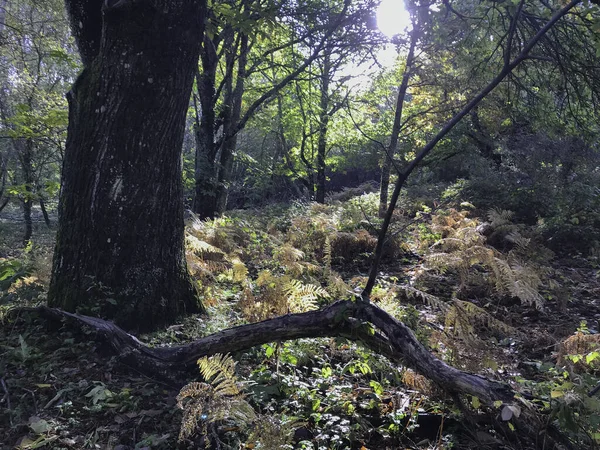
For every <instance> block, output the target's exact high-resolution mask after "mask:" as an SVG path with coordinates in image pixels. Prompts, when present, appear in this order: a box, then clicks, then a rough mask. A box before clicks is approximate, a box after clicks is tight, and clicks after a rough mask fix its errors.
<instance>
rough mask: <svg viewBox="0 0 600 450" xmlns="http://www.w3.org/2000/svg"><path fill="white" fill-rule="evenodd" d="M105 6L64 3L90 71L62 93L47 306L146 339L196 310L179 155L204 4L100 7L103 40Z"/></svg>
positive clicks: (192, 0) (191, 0) (134, 2)
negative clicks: (62, 144)
mask: <svg viewBox="0 0 600 450" xmlns="http://www.w3.org/2000/svg"><path fill="white" fill-rule="evenodd" d="M101 3H102V2H84V3H83V5H82V2H76V1H75V0H71V1H67V9H68V10H69V12H70V14H71V23H72V25H73V26H74V27H75V28H77V30H74V33H75V34H76V38H77V39H78V46H79V49H80V52H81V53H82V59H83V61H84V64H85V69H84V71H83V72H82V73H81V75H80V76H79V78H78V79H77V81H76V83H75V85H74V86H73V88H72V90H71V92H70V93H69V95H68V99H69V127H68V137H67V143H66V149H65V159H64V166H63V173H62V190H61V197H60V204H59V227H58V232H57V238H56V239H57V241H56V249H55V254H54V264H53V270H52V280H51V285H50V290H49V293H48V304H49V305H51V306H57V307H60V308H63V309H65V310H67V311H75V310H82V311H94V314H100V315H102V316H105V317H108V318H112V319H114V320H115V321H116V322H117V323H118V324H121V325H122V326H124V327H127V328H130V329H131V328H134V329H140V330H141V329H144V330H147V329H152V328H155V327H157V326H159V325H162V324H164V323H168V322H169V321H172V320H174V319H175V318H176V317H177V316H179V315H181V314H183V313H187V312H192V311H198V310H200V309H201V305H200V304H199V301H198V298H197V292H196V289H195V287H194V285H193V284H192V281H191V278H190V277H189V274H188V272H187V267H186V262H185V249H184V225H183V186H182V167H181V149H182V143H183V134H184V128H185V116H186V112H187V108H188V103H189V98H190V93H191V88H192V81H193V77H194V73H195V71H196V66H197V62H198V55H199V51H200V43H201V38H202V32H203V19H204V14H205V7H206V4H205V2H203V1H198V0H169V1H167V0H162V1H154V2H144V1H139V0H121V1H117V2H115V1H106V2H103V3H104V6H103V7H102V15H101V17H102V30H101V34H100V35H98V34H94V30H96V27H95V26H94V25H95V24H94V23H92V24H90V23H89V21H90V20H92V19H93V18H94V17H95V18H98V17H99V12H100V11H99V9H100V7H101V6H100V4H101ZM88 9H89V10H88ZM100 36H101V37H100Z"/></svg>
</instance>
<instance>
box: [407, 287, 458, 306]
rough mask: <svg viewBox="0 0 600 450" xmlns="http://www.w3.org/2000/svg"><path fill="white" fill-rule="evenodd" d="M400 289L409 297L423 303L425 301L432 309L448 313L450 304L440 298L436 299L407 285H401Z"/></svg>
mask: <svg viewBox="0 0 600 450" xmlns="http://www.w3.org/2000/svg"><path fill="white" fill-rule="evenodd" d="M398 288H399V289H400V290H401V292H402V293H404V295H406V296H407V297H409V298H418V299H421V301H423V302H424V303H425V304H426V305H428V306H431V307H432V308H436V309H439V310H441V311H446V310H447V309H448V304H447V303H446V302H444V301H443V300H442V299H440V298H439V297H436V296H435V295H432V294H429V293H427V292H425V291H422V290H420V289H417V288H415V287H413V286H409V285H406V284H404V285H400V286H398Z"/></svg>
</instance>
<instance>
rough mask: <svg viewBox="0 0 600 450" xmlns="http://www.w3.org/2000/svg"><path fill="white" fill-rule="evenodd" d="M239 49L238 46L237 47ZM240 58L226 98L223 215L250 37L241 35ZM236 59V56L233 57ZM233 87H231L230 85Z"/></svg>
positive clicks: (220, 202)
mask: <svg viewBox="0 0 600 450" xmlns="http://www.w3.org/2000/svg"><path fill="white" fill-rule="evenodd" d="M236 47H237V46H236ZM239 49H240V50H239V56H238V58H239V59H238V70H237V79H236V83H235V88H234V89H233V90H232V91H231V92H229V93H227V95H226V96H225V101H226V105H227V107H228V108H229V111H228V114H227V117H226V120H225V123H224V125H223V135H224V136H223V145H222V147H221V167H220V170H219V180H218V183H217V212H218V213H223V212H225V210H226V208H227V195H228V191H229V189H228V185H229V182H230V181H231V171H232V168H233V156H234V153H235V148H236V147H237V133H238V131H237V126H238V124H239V122H240V119H241V115H242V97H243V95H244V83H245V81H246V64H247V62H248V52H249V50H250V48H249V46H248V35H247V34H241V36H240V45H239ZM231 56H233V57H234V60H235V56H236V55H235V54H233V55H231ZM230 86H231V85H230Z"/></svg>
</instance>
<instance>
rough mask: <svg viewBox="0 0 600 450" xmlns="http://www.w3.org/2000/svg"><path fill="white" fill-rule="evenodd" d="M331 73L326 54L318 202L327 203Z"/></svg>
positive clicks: (322, 80)
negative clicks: (326, 170) (326, 159)
mask: <svg viewBox="0 0 600 450" xmlns="http://www.w3.org/2000/svg"><path fill="white" fill-rule="evenodd" d="M330 75H331V61H330V55H329V54H328V53H326V54H325V58H324V61H323V72H322V73H321V99H320V102H319V109H320V117H319V138H318V141H317V197H316V201H317V202H318V203H325V169H326V167H325V157H326V153H327V131H328V129H329V111H328V110H329V82H330Z"/></svg>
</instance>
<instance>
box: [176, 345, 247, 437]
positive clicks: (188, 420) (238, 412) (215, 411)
mask: <svg viewBox="0 0 600 450" xmlns="http://www.w3.org/2000/svg"><path fill="white" fill-rule="evenodd" d="M198 367H199V368H200V373H201V374H202V376H203V377H204V379H205V380H206V382H205V383H200V382H192V383H189V384H187V385H186V386H184V387H183V388H182V389H181V391H180V392H179V394H178V395H177V406H178V407H179V408H180V409H182V410H183V418H182V421H181V428H180V431H179V440H180V441H181V440H184V439H186V438H187V437H189V436H190V435H192V434H193V433H194V432H195V431H196V430H197V429H198V428H201V430H202V432H203V433H204V434H206V427H207V425H208V424H210V423H213V422H217V421H221V420H225V419H230V420H233V421H235V422H236V423H240V424H242V425H245V426H247V425H249V424H251V423H252V422H253V421H254V420H255V418H256V413H255V412H254V409H253V408H252V407H251V406H250V404H249V403H248V402H247V401H246V400H245V398H244V395H243V392H242V388H241V386H242V384H241V383H240V382H239V381H238V379H237V377H236V375H235V361H234V360H233V358H231V356H230V355H221V354H216V355H214V356H212V357H204V358H200V359H199V360H198ZM199 424H200V427H199Z"/></svg>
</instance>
